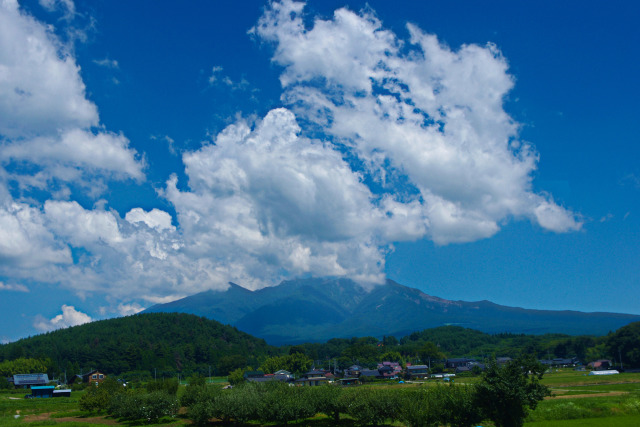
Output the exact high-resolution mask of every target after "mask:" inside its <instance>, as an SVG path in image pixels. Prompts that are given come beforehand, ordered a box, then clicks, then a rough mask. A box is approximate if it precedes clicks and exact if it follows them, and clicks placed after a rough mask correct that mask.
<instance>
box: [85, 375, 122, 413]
mask: <svg viewBox="0 0 640 427" xmlns="http://www.w3.org/2000/svg"><path fill="white" fill-rule="evenodd" d="M86 390H87V391H86V392H85V394H83V395H82V397H81V398H80V409H82V410H83V411H87V412H102V411H106V410H107V408H108V407H109V404H110V400H111V398H113V397H114V396H116V395H118V394H121V393H124V392H125V390H124V387H123V386H122V384H120V383H119V382H118V381H117V380H116V379H114V378H106V379H105V380H104V381H103V382H102V383H100V384H99V385H98V386H95V385H91V384H90V385H89V386H87V389H86Z"/></svg>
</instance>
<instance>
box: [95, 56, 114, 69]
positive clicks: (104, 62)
mask: <svg viewBox="0 0 640 427" xmlns="http://www.w3.org/2000/svg"><path fill="white" fill-rule="evenodd" d="M93 63H94V64H97V65H99V66H101V67H106V68H114V69H119V68H120V65H118V61H116V60H115V59H109V58H104V59H94V60H93Z"/></svg>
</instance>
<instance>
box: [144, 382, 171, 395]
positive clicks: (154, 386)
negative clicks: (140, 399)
mask: <svg viewBox="0 0 640 427" xmlns="http://www.w3.org/2000/svg"><path fill="white" fill-rule="evenodd" d="M178 386H179V384H178V379H177V378H167V379H165V380H157V381H151V382H148V383H147V387H146V388H147V391H148V392H149V393H151V392H154V391H164V392H166V393H167V394H169V395H171V396H175V395H176V394H177V393H178Z"/></svg>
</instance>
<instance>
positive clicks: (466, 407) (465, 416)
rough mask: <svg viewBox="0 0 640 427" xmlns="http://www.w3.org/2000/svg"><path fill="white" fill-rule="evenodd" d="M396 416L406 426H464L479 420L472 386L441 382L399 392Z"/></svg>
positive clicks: (474, 423) (472, 424)
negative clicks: (430, 386) (446, 384)
mask: <svg viewBox="0 0 640 427" xmlns="http://www.w3.org/2000/svg"><path fill="white" fill-rule="evenodd" d="M401 398H402V400H401V403H400V405H399V408H400V410H399V412H400V413H399V417H398V418H399V419H400V420H401V421H402V422H404V423H405V424H407V425H409V426H412V427H413V426H424V427H427V426H441V425H450V426H458V427H467V426H474V425H477V424H478V423H479V422H480V421H481V420H482V418H481V416H480V414H479V412H478V408H477V407H476V406H475V393H474V389H473V388H471V387H467V386H453V385H449V386H444V385H440V386H437V387H433V388H421V389H418V390H406V391H404V392H402V394H401Z"/></svg>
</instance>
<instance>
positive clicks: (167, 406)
mask: <svg viewBox="0 0 640 427" xmlns="http://www.w3.org/2000/svg"><path fill="white" fill-rule="evenodd" d="M179 408H180V407H179V405H178V399H177V398H176V397H175V396H172V395H170V394H168V393H167V392H166V391H164V390H157V391H152V392H150V393H140V392H136V391H127V392H126V393H119V394H117V395H115V396H113V397H112V398H111V399H110V401H109V404H108V406H107V407H106V408H105V409H107V412H108V413H109V414H110V415H113V416H115V417H117V418H120V419H124V420H130V421H136V420H144V421H146V422H149V423H155V422H157V421H158V419H160V418H162V417H165V416H170V417H173V416H175V415H176V414H177V413H178V409H179Z"/></svg>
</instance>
